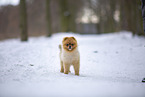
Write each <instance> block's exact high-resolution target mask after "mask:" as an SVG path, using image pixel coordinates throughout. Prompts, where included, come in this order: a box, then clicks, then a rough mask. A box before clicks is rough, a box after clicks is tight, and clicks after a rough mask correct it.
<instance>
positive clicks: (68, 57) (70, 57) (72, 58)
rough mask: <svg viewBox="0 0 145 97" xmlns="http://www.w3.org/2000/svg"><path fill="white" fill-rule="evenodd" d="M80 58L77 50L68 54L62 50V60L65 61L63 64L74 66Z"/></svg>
mask: <svg viewBox="0 0 145 97" xmlns="http://www.w3.org/2000/svg"><path fill="white" fill-rule="evenodd" d="M79 56H80V55H79V52H78V49H77V48H76V49H75V50H74V51H72V52H67V51H65V50H63V49H62V54H61V59H62V60H63V62H66V63H68V64H74V63H75V62H77V61H78V60H79Z"/></svg>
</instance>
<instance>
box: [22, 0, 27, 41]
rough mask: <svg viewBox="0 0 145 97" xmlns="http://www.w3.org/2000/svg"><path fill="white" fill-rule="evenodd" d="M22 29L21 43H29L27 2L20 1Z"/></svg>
mask: <svg viewBox="0 0 145 97" xmlns="http://www.w3.org/2000/svg"><path fill="white" fill-rule="evenodd" d="M20 29H21V41H27V40H28V33H27V13H26V0H20Z"/></svg>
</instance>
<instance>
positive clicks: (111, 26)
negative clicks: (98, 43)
mask: <svg viewBox="0 0 145 97" xmlns="http://www.w3.org/2000/svg"><path fill="white" fill-rule="evenodd" d="M86 8H89V9H90V10H91V11H92V12H93V15H95V16H96V17H97V19H98V22H96V23H92V22H88V23H87V24H84V22H83V21H82V20H81V17H82V16H83V15H84V9H86ZM19 9H20V15H19V17H20V21H19V22H20V32H21V40H23V41H25V40H27V38H28V35H33V34H31V33H32V32H33V33H34V34H35V32H37V33H38V32H39V33H45V35H46V36H51V35H52V34H53V33H57V32H77V33H80V29H86V28H84V27H87V30H88V31H91V29H92V28H91V26H92V25H93V26H94V25H95V29H96V30H95V31H96V33H109V32H117V31H121V30H127V31H131V32H132V33H133V35H135V34H138V35H143V29H142V17H141V2H140V0H77V1H76V0H75V1H74V0H45V1H41V0H20V7H19ZM13 14H14V13H13ZM8 16H11V15H8ZM0 17H3V16H2V15H1V13H0ZM89 19H91V17H89ZM5 20H6V18H5ZM1 21H3V20H1ZM78 21H79V22H78ZM15 23H16V22H15ZM90 23H91V25H90ZM0 25H1V24H0ZM7 25H9V23H7ZM83 25H86V26H83ZM2 26H3V25H2ZM3 29H6V27H3ZM3 29H1V31H3V32H4V31H6V30H3ZM7 29H8V28H7ZM13 29H14V28H13ZM45 29H46V30H45ZM78 29H79V30H78ZM7 31H8V30H7ZM12 31H15V30H12ZM16 31H19V30H16ZM27 32H29V33H27ZM87 33H88V34H89V33H91V32H87Z"/></svg>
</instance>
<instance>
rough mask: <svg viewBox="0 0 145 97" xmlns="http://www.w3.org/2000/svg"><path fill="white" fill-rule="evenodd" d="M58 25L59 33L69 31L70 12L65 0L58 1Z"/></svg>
mask: <svg viewBox="0 0 145 97" xmlns="http://www.w3.org/2000/svg"><path fill="white" fill-rule="evenodd" d="M60 10H61V11H60V19H61V20H60V21H61V23H60V25H61V32H67V31H69V16H70V12H69V11H68V8H67V0H60Z"/></svg>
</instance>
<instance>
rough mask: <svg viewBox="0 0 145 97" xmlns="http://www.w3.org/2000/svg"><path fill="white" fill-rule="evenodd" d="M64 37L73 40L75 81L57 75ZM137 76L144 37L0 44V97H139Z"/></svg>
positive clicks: (144, 58)
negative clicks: (75, 47) (77, 71)
mask: <svg viewBox="0 0 145 97" xmlns="http://www.w3.org/2000/svg"><path fill="white" fill-rule="evenodd" d="M64 36H75V37H76V38H77V40H78V43H79V51H80V55H81V68H80V69H81V70H80V76H75V75H74V71H73V68H71V73H70V74H68V75H65V74H62V73H60V72H59V71H60V64H59V56H58V54H59V49H58V45H59V44H60V43H61V40H62V38H63V37H64ZM143 77H145V38H143V37H138V36H135V37H134V38H132V35H131V34H130V33H128V32H123V33H115V34H104V35H78V34H72V33H68V34H66V33H65V34H64V33H60V34H55V35H53V36H52V37H51V38H46V37H37V38H30V40H29V42H23V43H21V42H20V41H19V39H10V40H5V41H1V42H0V97H76V96H77V97H145V83H142V82H141V80H142V78H143Z"/></svg>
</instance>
